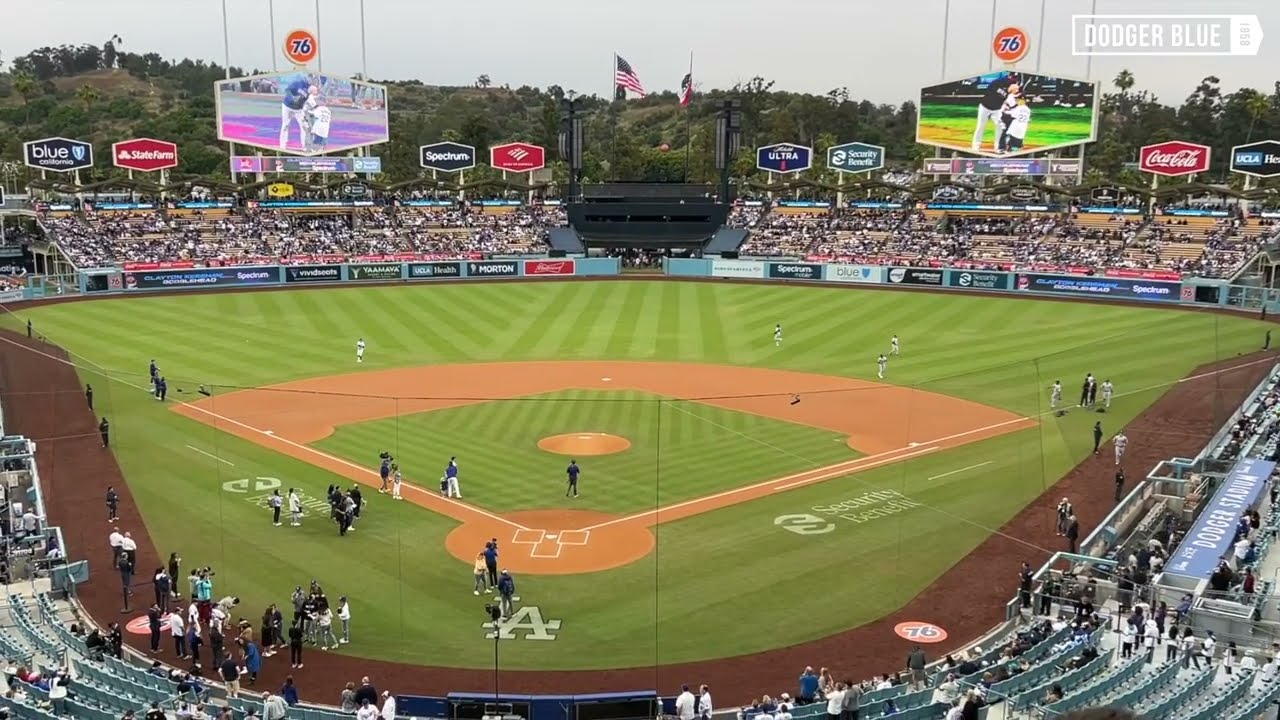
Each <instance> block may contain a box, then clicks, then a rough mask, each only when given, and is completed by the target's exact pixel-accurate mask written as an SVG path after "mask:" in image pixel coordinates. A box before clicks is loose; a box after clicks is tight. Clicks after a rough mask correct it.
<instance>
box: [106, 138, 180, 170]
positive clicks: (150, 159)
mask: <svg viewBox="0 0 1280 720" xmlns="http://www.w3.org/2000/svg"><path fill="white" fill-rule="evenodd" d="M111 159H112V162H114V163H115V166H116V167H119V168H125V169H126V170H141V171H142V172H152V171H155V170H165V169H167V168H173V167H178V146H177V145H174V144H173V143H171V142H165V141H164V140H152V139H151V138H134V139H133V140H124V141H122V142H118V143H116V144H115V145H112V146H111Z"/></svg>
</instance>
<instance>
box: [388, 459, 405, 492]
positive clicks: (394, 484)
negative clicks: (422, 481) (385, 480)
mask: <svg viewBox="0 0 1280 720" xmlns="http://www.w3.org/2000/svg"><path fill="white" fill-rule="evenodd" d="M391 467H392V469H393V470H394V472H393V473H392V474H391V499H392V500H399V499H400V483H401V482H403V481H404V477H402V476H401V475H400V466H399V465H392V466H391Z"/></svg>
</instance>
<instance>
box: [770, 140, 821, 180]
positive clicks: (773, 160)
mask: <svg viewBox="0 0 1280 720" xmlns="http://www.w3.org/2000/svg"><path fill="white" fill-rule="evenodd" d="M756 167H757V168H759V169H761V170H763V171H765V172H775V173H790V172H802V171H804V170H808V169H809V168H811V167H813V148H811V147H807V146H805V145H793V144H791V143H777V144H775V145H765V146H764V147H761V148H756Z"/></svg>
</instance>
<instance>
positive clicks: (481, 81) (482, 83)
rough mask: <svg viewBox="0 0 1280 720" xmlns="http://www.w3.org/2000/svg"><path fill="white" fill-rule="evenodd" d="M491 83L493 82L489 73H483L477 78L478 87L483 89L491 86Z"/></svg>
mask: <svg viewBox="0 0 1280 720" xmlns="http://www.w3.org/2000/svg"><path fill="white" fill-rule="evenodd" d="M490 84H491V81H490V80H489V76H488V75H481V76H480V77H478V78H476V87H478V88H481V89H483V88H487V87H489V85H490Z"/></svg>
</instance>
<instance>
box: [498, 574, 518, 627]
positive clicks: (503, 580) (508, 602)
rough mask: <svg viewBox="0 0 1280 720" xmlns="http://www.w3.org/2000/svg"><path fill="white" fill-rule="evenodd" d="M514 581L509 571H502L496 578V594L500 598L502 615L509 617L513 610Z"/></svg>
mask: <svg viewBox="0 0 1280 720" xmlns="http://www.w3.org/2000/svg"><path fill="white" fill-rule="evenodd" d="M515 594H516V581H515V578H513V577H511V573H509V572H507V571H506V570H503V571H502V577H500V578H498V595H499V596H500V597H501V598H502V617H504V618H509V617H511V615H512V614H513V613H514V612H515V603H514V600H515Z"/></svg>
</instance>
